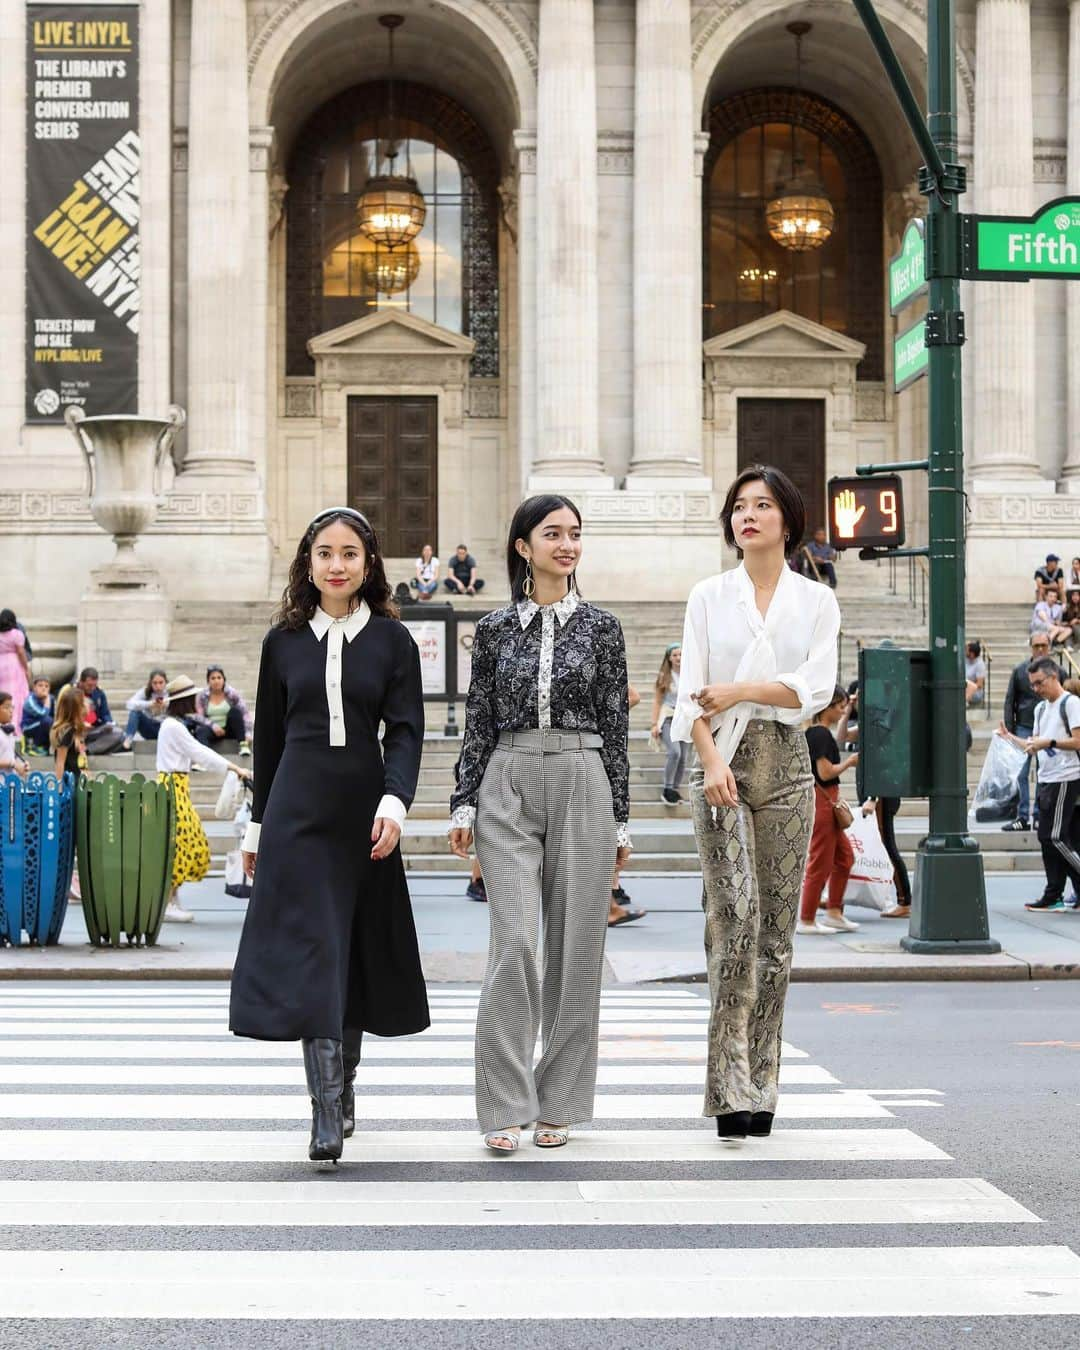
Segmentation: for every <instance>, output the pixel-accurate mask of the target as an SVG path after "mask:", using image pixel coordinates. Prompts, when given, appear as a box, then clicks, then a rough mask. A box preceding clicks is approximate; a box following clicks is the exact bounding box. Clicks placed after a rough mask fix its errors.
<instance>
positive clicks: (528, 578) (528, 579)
mask: <svg viewBox="0 0 1080 1350" xmlns="http://www.w3.org/2000/svg"><path fill="white" fill-rule="evenodd" d="M521 590H522V594H523V595H524V596H525V599H526V600H531V599H532V593H533V591H535V590H536V581H535V580H534V578H533V570H532V559H531V558H526V559H525V580H524V581H523V582H522V583H521Z"/></svg>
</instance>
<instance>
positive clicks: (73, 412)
mask: <svg viewBox="0 0 1080 1350" xmlns="http://www.w3.org/2000/svg"><path fill="white" fill-rule="evenodd" d="M64 421H65V422H66V423H67V425H68V427H69V428H70V429H71V433H72V435H73V436H74V437H75V439H76V441H77V442H78V445H79V449H80V450H81V451H82V454H83V458H84V459H85V461H86V471H87V495H88V496H89V499H90V513H91V515H92V516H93V517H94V520H95V521H96V522H97V523H98V524H99V525H100V526H101V528H102V529H103V530H106V531H107V532H108V533H109V534H111V535H112V537H113V539H114V541H115V543H116V556H115V557H114V558H113V560H112V562H111V563H109V564H108V567H107V569H102V571H103V573H105V572H107V573H108V575H104V574H102V575H100V576H99V577H98V578H97V579H98V581H99V584H102V585H121V586H122V585H125V584H127V585H135V586H145V585H147V584H153V578H152V576H148V575H147V572H148V569H147V568H146V566H145V565H144V564H142V563H141V562H140V561H139V559H138V558H137V557H136V556H135V541H136V540H137V539H138V537H139V535H140V534H142V533H143V531H144V530H145V529H146V528H147V526H148V525H150V524H151V523H152V522H153V519H154V516H155V515H156V514H157V510H158V506H159V505H160V503H161V499H162V469H163V467H164V464H165V458H166V456H167V455H168V454H169V451H170V450H171V448H172V443H173V441H174V439H175V437H176V433H177V432H178V431H179V430H180V429H181V427H182V426H183V425H184V422H185V421H186V415H185V413H184V410H183V408H180V407H177V405H176V404H172V405H171V406H170V408H169V411H168V416H167V417H164V418H161V417H134V416H129V415H127V414H118V415H112V414H106V415H103V416H100V417H87V416H86V415H85V414H84V413H83V410H82V409H81V408H79V407H77V406H74V405H73V406H71V407H69V408H68V409H67V410H66V412H65V413H64Z"/></svg>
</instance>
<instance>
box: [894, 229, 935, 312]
mask: <svg viewBox="0 0 1080 1350" xmlns="http://www.w3.org/2000/svg"><path fill="white" fill-rule="evenodd" d="M924 229H925V226H924V224H923V222H922V221H921V220H912V221H910V222H909V223H908V227H907V229H906V230H905V231H904V238H903V242H902V243H901V245H900V252H899V253H898V254H897V255H896V257H895V258H892V259H890V261H889V308H890V310H891V312H892V313H893V314H899V313H900V311H901V310H902V309H903V308H904V306H905V305H907V304H910V303H911V301H912V300H914V299H915V298H916V297H917V296H920V295H925V294H926V242H925V240H924V238H923V231H924Z"/></svg>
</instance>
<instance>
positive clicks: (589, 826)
mask: <svg viewBox="0 0 1080 1350" xmlns="http://www.w3.org/2000/svg"><path fill="white" fill-rule="evenodd" d="M600 745H601V740H600V737H599V736H596V735H591V734H589V733H584V732H568V731H562V732H559V731H543V732H541V731H515V732H504V733H503V735H502V736H501V737H500V739H499V744H498V746H497V747H496V749H495V752H494V753H493V755H492V756H491V759H490V761H489V762H488V766H487V769H486V770H485V773H484V780H483V782H482V783H481V785H480V795H479V798H478V800H477V811H476V826H475V837H476V856H477V858H478V859H479V862H480V867H481V870H482V871H483V874H484V884H485V886H486V887H487V896H488V913H489V919H490V923H491V935H490V943H489V947H488V964H487V973H486V974H485V976H484V987H483V989H482V990H481V993H480V1006H479V1009H478V1011H477V1018H476V1114H477V1118H478V1120H479V1122H480V1128H481V1129H482V1130H484V1131H488V1130H495V1129H502V1128H504V1127H506V1126H508V1125H526V1124H528V1123H530V1122H531V1121H534V1120H542V1121H545V1122H546V1123H547V1124H549V1125H579V1124H583V1123H584V1122H586V1121H589V1120H591V1119H592V1114H593V1095H594V1090H595V1087H596V1057H597V1050H598V1027H599V1020H600V982H601V976H602V973H603V963H604V939H605V938H606V936H607V914H608V903H609V900H610V897H611V875H612V870H613V867H614V864H615V818H614V814H613V812H612V806H611V786H610V784H609V782H608V778H607V774H606V773H605V771H604V766H603V764H602V763H601V761H600V755H599V753H598V750H599V747H600ZM541 919H542V925H543V939H544V940H543V970H542V973H541V971H540V968H539V965H538V960H537V952H538V945H539V943H538V937H539V931H540V927H541ZM538 1031H542V1033H543V1039H542V1047H543V1054H542V1056H541V1058H540V1060H539V1062H538V1063H537V1064H536V1066H535V1068H534V1067H533V1052H534V1049H535V1046H536V1036H537V1032H538Z"/></svg>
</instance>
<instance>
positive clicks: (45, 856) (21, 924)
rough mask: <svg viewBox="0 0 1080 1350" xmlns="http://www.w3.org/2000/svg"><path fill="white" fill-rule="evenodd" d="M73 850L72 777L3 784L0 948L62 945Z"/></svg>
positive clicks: (7, 778) (40, 776)
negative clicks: (27, 943)
mask: <svg viewBox="0 0 1080 1350" xmlns="http://www.w3.org/2000/svg"><path fill="white" fill-rule="evenodd" d="M74 851H75V796H74V790H73V784H72V778H71V775H70V774H67V773H66V774H64V776H63V778H62V779H57V778H56V776H55V774H51V773H32V774H30V775H29V776H28V777H27V778H26V780H25V781H24V780H23V779H21V778H20V777H19V776H18V774H14V773H9V774H5V775H4V776H3V778H2V779H0V945H3V944H4V943H11V945H12V946H14V947H17V946H19V945H20V944H21V942H22V935H23V932H25V933H26V936H27V938H28V939H29V941H30V942H36V943H38V944H39V945H41V946H52V945H54V944H55V943H56V942H58V941H59V940H60V929H61V928H62V927H63V926H64V918H65V916H66V914H67V905H68V891H69V889H70V888H71V871H72V865H73V858H74Z"/></svg>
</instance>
